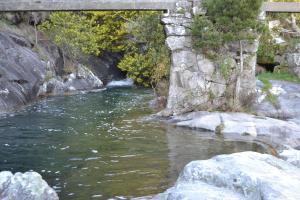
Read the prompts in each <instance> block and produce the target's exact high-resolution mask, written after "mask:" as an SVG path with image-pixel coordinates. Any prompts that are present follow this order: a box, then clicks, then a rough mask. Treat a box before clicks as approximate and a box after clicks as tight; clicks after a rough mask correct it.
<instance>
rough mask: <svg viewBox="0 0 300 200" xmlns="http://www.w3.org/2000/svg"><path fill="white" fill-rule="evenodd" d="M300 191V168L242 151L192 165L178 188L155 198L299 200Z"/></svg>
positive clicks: (156, 199)
mask: <svg viewBox="0 0 300 200" xmlns="http://www.w3.org/2000/svg"><path fill="white" fill-rule="evenodd" d="M299 188H300V169H299V168H297V167H295V166H293V165H291V164H289V163H287V162H285V161H283V160H280V159H278V158H276V157H273V156H271V155H267V154H260V153H255V152H243V153H236V154H231V155H220V156H216V157H214V158H212V159H210V160H202V161H193V162H191V163H189V164H188V165H186V167H185V168H184V170H183V172H182V173H181V175H180V177H179V178H178V180H177V182H176V184H175V186H174V187H172V188H170V189H168V190H167V191H166V192H164V193H162V194H159V195H157V196H154V197H153V199H154V200H173V199H176V200H181V199H182V200H183V199H185V200H206V199H210V200H212V199H213V200H226V199H227V200H233V199H237V200H242V199H245V200H246V199H251V200H260V199H264V200H282V199H286V200H298V199H300V192H299ZM140 199H141V198H140Z"/></svg>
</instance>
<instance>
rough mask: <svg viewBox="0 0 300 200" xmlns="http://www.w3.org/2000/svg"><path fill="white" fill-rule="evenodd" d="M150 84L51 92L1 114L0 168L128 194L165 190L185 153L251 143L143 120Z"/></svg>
mask: <svg viewBox="0 0 300 200" xmlns="http://www.w3.org/2000/svg"><path fill="white" fill-rule="evenodd" d="M152 98H153V94H152V91H151V90H146V89H142V88H137V87H131V88H110V89H107V90H105V91H102V92H97V93H86V94H78V95H73V96H61V97H52V98H48V99H45V100H42V101H39V102H37V103H35V104H33V105H31V106H28V107H26V108H25V109H24V110H22V111H20V112H17V113H15V114H14V115H11V116H6V117H2V118H1V119H0V162H1V164H0V170H1V171H2V170H10V171H13V172H18V171H20V172H25V171H29V170H34V171H36V172H39V173H40V174H41V175H42V176H43V178H44V179H45V180H46V181H47V182H48V183H49V185H50V186H52V187H54V188H55V190H56V191H57V192H58V194H59V196H60V199H62V200H64V199H78V200H87V199H129V198H131V197H139V196H146V195H151V194H156V193H159V192H162V191H164V190H165V189H167V188H168V187H170V186H171V185H172V184H174V182H175V180H176V178H177V176H178V174H179V172H180V171H181V170H182V168H183V166H184V165H185V164H187V163H188V162H189V161H191V160H196V159H208V158H211V157H212V156H214V155H218V154H224V153H233V152H239V151H248V150H254V151H258V152H266V151H267V150H266V149H265V147H264V146H263V145H261V144H258V143H248V142H243V141H229V140H224V138H222V137H221V136H216V135H214V134H213V133H209V132H200V131H195V130H189V129H182V128H176V127H174V126H172V125H167V124H165V123H163V122H158V121H149V120H145V119H146V118H147V116H149V115H150V114H151V113H153V112H155V111H153V110H151V109H150V108H149V107H148V101H149V100H150V99H152Z"/></svg>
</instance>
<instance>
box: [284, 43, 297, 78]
mask: <svg viewBox="0 0 300 200" xmlns="http://www.w3.org/2000/svg"><path fill="white" fill-rule="evenodd" d="M285 57H286V62H287V65H288V67H289V71H290V72H291V73H293V74H295V75H297V76H298V77H299V78H300V44H297V45H296V46H295V48H294V51H293V52H289V53H286V55H285Z"/></svg>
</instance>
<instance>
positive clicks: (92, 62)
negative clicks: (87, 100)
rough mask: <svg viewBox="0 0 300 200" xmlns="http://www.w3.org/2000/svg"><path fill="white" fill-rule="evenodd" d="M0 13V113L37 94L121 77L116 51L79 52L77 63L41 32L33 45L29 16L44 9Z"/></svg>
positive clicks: (69, 90)
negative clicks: (80, 53)
mask: <svg viewBox="0 0 300 200" xmlns="http://www.w3.org/2000/svg"><path fill="white" fill-rule="evenodd" d="M0 17H1V18H0V23H1V26H0V114H1V113H7V112H11V111H14V110H16V109H18V108H19V107H22V106H24V105H26V104H28V103H29V102H32V101H35V100H37V99H38V98H39V97H41V96H49V95H63V94H65V93H68V94H69V93H76V92H78V91H82V90H93V89H98V88H102V87H103V85H104V84H103V82H102V80H101V79H103V80H104V81H105V83H107V82H108V81H110V80H112V79H114V80H118V79H123V78H124V74H123V73H122V72H121V71H120V70H118V69H117V62H118V60H119V59H120V58H121V55H120V54H114V53H111V54H110V53H105V54H104V55H103V57H94V56H86V57H85V56H82V60H81V61H80V62H81V63H79V64H78V63H74V62H71V61H70V60H68V58H67V57H64V56H63V52H62V51H61V49H59V48H58V47H57V46H56V45H54V44H53V43H52V42H51V41H49V40H47V39H45V38H44V36H43V35H42V34H39V39H40V40H39V41H38V45H36V44H35V32H34V28H33V27H32V26H31V25H30V24H32V20H37V21H36V23H40V22H41V21H43V20H44V19H45V18H47V13H4V14H0ZM1 19H6V21H3V20H1ZM28 22H29V24H28Z"/></svg>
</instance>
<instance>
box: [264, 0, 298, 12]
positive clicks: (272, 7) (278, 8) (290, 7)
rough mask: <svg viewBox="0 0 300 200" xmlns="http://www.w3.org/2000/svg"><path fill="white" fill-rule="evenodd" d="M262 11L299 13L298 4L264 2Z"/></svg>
mask: <svg viewBox="0 0 300 200" xmlns="http://www.w3.org/2000/svg"><path fill="white" fill-rule="evenodd" d="M262 10H263V11H265V12H279V13H280V12H282V13H300V3H295V2H265V3H264V4H263V7H262Z"/></svg>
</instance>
